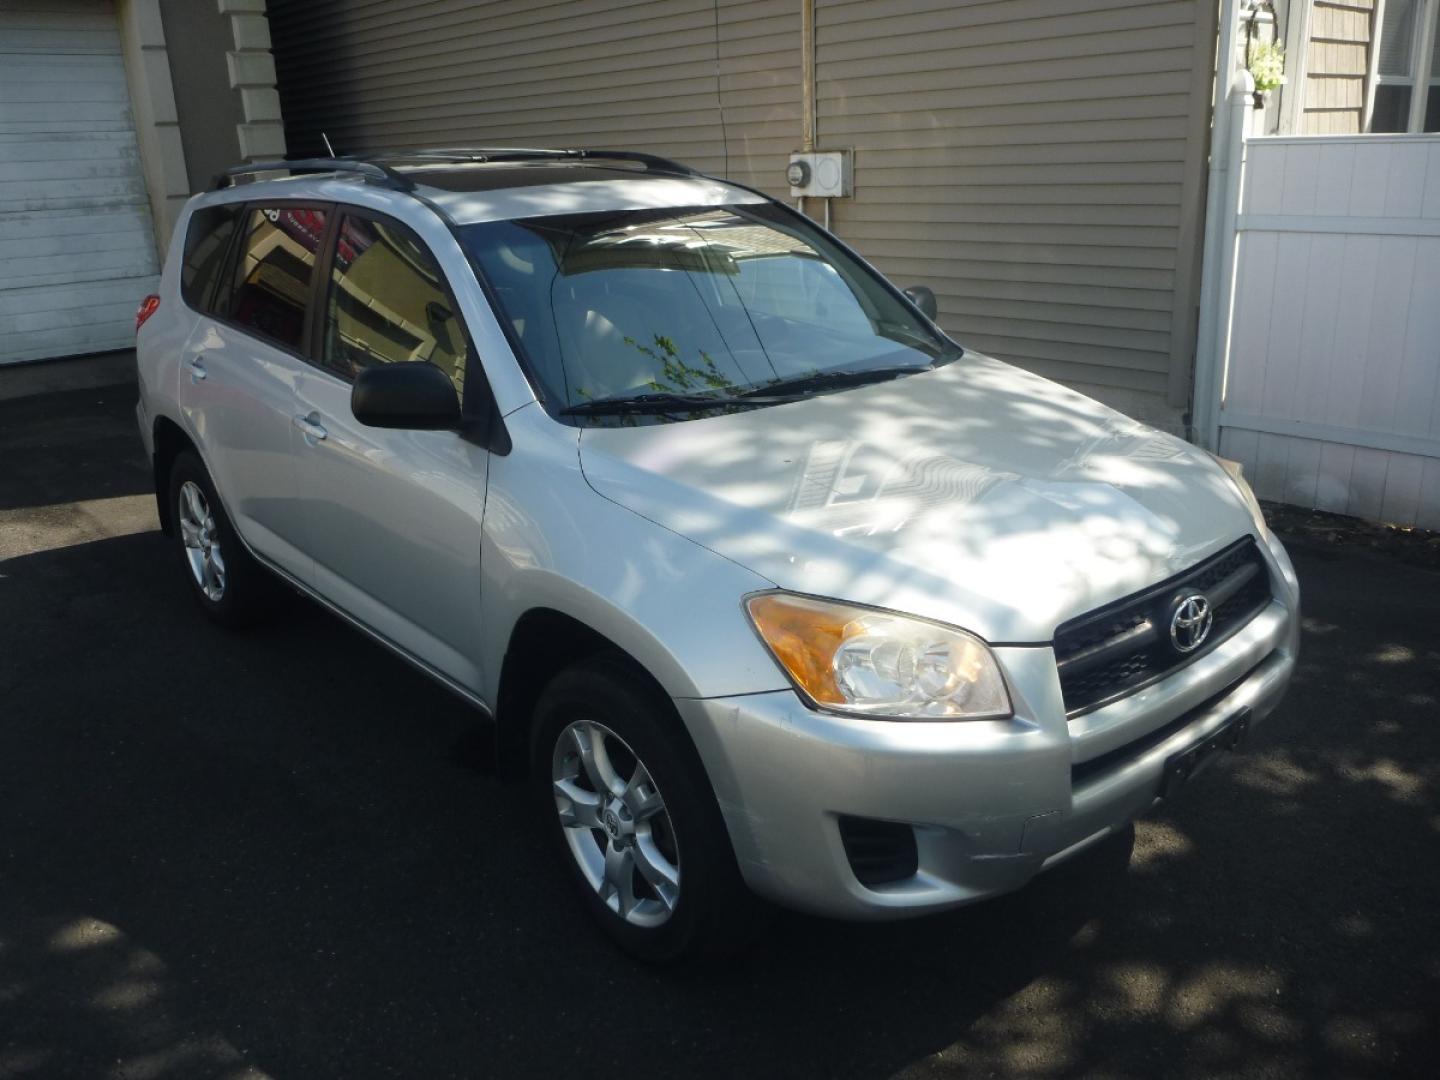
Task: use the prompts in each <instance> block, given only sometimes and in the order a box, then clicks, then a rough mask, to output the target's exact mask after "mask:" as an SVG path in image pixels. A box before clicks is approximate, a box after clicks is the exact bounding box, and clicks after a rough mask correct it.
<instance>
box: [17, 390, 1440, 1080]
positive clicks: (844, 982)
mask: <svg viewBox="0 0 1440 1080" xmlns="http://www.w3.org/2000/svg"><path fill="white" fill-rule="evenodd" d="M56 370H59V371H60V374H59V375H55V374H54V373H53V372H51V373H50V374H48V375H47V376H46V377H45V379H39V380H37V377H36V376H35V375H34V373H33V372H32V373H31V374H29V375H24V373H21V372H3V371H0V1077H21V1076H24V1077H29V1076H45V1077H51V1076H56V1077H64V1076H77V1077H82V1076H83V1077H105V1076H116V1077H134V1078H148V1077H187V1078H188V1077H204V1076H225V1077H262V1076H269V1077H275V1078H291V1077H328V1076H335V1077H364V1076H392V1075H393V1076H415V1077H441V1076H479V1075H522V1074H537V1075H547V1076H559V1075H586V1076H619V1075H624V1074H630V1073H633V1074H637V1075H645V1076H651V1077H668V1076H687V1077H690V1076H694V1077H704V1076H734V1075H741V1074H744V1075H760V1076H771V1075H774V1076H785V1077H808V1076H815V1077H843V1076H856V1077H884V1076H891V1075H895V1074H900V1075H903V1076H907V1077H938V1076H951V1075H954V1076H961V1075H966V1076H968V1075H983V1076H990V1075H1035V1076H1051V1075H1096V1074H1101V1075H1107V1076H1135V1077H1146V1076H1156V1075H1162V1074H1163V1075H1166V1076H1215V1075H1266V1076H1302V1075H1303V1076H1314V1075H1322V1074H1338V1075H1356V1076H1360V1075H1381V1074H1384V1075H1397V1074H1413V1075H1434V1069H1435V1067H1436V1062H1437V1061H1440V1035H1437V1032H1440V1005H1437V1003H1440V618H1437V613H1440V573H1436V572H1435V571H1433V570H1429V569H1424V568H1420V567H1415V566H1407V565H1404V564H1402V563H1398V562H1396V561H1394V560H1390V559H1386V558H1384V557H1383V556H1377V555H1375V554H1374V553H1370V552H1365V551H1361V550H1358V549H1349V548H1346V547H1345V546H1344V545H1329V546H1326V547H1324V548H1321V547H1319V546H1312V545H1309V544H1307V543H1306V542H1304V541H1298V542H1297V543H1296V545H1295V546H1294V547H1292V553H1293V554H1294V556H1295V562H1296V564H1297V566H1298V568H1299V571H1300V576H1301V580H1302V583H1303V586H1304V589H1305V607H1306V618H1305V644H1304V653H1303V658H1302V664H1301V668H1300V671H1299V674H1298V676H1297V678H1296V681H1295V684H1294V688H1293V689H1292V691H1291V694H1290V696H1289V698H1288V699H1287V701H1286V703H1285V705H1284V706H1283V707H1282V709H1281V710H1280V711H1279V712H1278V713H1277V714H1276V715H1275V716H1274V717H1273V718H1272V719H1271V720H1270V721H1269V722H1268V723H1267V724H1265V725H1264V726H1262V727H1261V728H1260V729H1259V730H1258V731H1257V732H1256V733H1255V736H1254V738H1253V741H1252V742H1251V744H1250V746H1249V748H1248V751H1247V752H1246V753H1245V754H1244V755H1242V756H1238V757H1234V758H1232V759H1227V760H1226V761H1224V762H1223V763H1222V764H1221V765H1219V766H1217V767H1216V768H1215V769H1212V770H1211V771H1209V772H1208V773H1207V774H1206V775H1205V776H1204V777H1203V778H1202V779H1200V780H1197V781H1196V783H1195V785H1194V786H1193V787H1192V788H1191V789H1190V790H1188V791H1187V792H1186V793H1185V797H1184V798H1183V799H1182V800H1181V801H1179V802H1178V803H1176V804H1175V805H1173V806H1171V807H1168V808H1166V809H1165V810H1164V811H1163V812H1159V813H1157V814H1155V815H1154V816H1152V817H1150V818H1147V819H1146V820H1145V821H1143V822H1142V823H1141V824H1140V825H1139V826H1138V829H1137V832H1136V837H1135V842H1134V851H1133V853H1132V852H1131V851H1130V850H1129V845H1128V844H1127V843H1125V842H1123V841H1116V842H1110V843H1107V844H1106V845H1105V846H1103V847H1102V848H1100V849H1098V850H1096V851H1093V852H1092V853H1090V854H1089V855H1087V856H1086V857H1084V858H1082V859H1080V860H1079V861H1077V862H1075V863H1073V864H1071V865H1068V866H1066V867H1063V868H1061V869H1060V870H1057V871H1056V872H1054V873H1053V874H1050V875H1047V876H1046V877H1044V878H1041V879H1040V880H1038V881H1037V882H1035V883H1034V884H1033V885H1032V886H1030V887H1029V888H1028V889H1026V890H1024V891H1023V892H1021V893H1019V894H1016V895H1014V896H1010V897H1006V898H1004V899H1001V900H998V901H994V902H991V903H988V904H984V905H981V906H979V907H976V908H972V909H969V910H966V911H961V912H956V913H952V914H950V915H946V916H943V917H938V918H932V919H928V920H924V921H921V922H915V923H908V924H900V925H890V926H864V927H853V926H847V925H841V924H834V923H826V922H822V921H818V920H812V919H805V918H800V917H791V916H782V917H781V918H779V919H778V921H777V923H776V925H775V927H774V929H773V930H772V932H771V933H770V934H769V935H768V936H767V937H766V939H765V940H764V942H763V943H762V945H761V947H760V948H759V949H758V950H757V951H756V952H755V953H754V954H753V955H752V956H750V957H748V958H747V959H746V960H745V961H744V962H743V963H741V964H739V965H737V966H736V967H735V968H733V969H731V970H724V971H719V972H704V973H675V974H664V973H657V972H654V971H651V970H648V969H645V968H642V967H638V966H636V965H635V964H633V963H632V962H630V961H629V960H627V959H625V958H624V957H623V956H621V955H619V954H618V953H616V952H615V951H613V950H612V949H611V948H610V947H609V946H608V945H607V944H606V943H605V941H604V940H602V938H601V937H600V936H599V935H598V934H597V933H595V932H594V931H593V930H592V929H591V927H590V926H589V925H588V924H587V923H586V922H585V921H584V919H583V918H582V917H581V915H582V913H581V911H580V908H579V907H578V905H577V904H576V903H575V901H574V900H573V899H572V897H571V896H570V895H569V894H568V892H567V891H566V889H567V888H568V883H567V882H565V881H564V880H563V879H562V877H561V876H560V872H559V870H558V869H557V868H556V867H554V866H553V865H552V864H551V862H550V861H549V857H548V854H547V853H546V852H545V851H543V850H542V849H541V848H540V845H539V844H538V842H537V835H536V830H535V829H534V827H533V825H532V823H531V816H530V813H529V812H528V811H529V807H528V805H527V803H526V801H525V798H524V793H523V791H522V790H520V789H518V788H517V787H515V786H514V785H512V784H507V783H504V782H502V781H500V780H498V779H497V778H495V777H494V776H493V775H491V774H490V772H489V771H488V770H487V768H486V760H485V759H486V754H485V750H484V747H485V741H484V739H483V738H482V737H481V736H480V733H479V731H478V729H477V727H476V725H475V723H474V720H473V717H472V715H471V714H470V713H469V712H468V711H467V709H466V708H465V707H464V706H463V705H462V704H460V703H459V702H458V701H456V700H455V699H453V698H452V697H450V696H449V695H448V694H446V693H445V692H444V691H442V690H440V689H438V688H436V687H434V686H433V685H431V684H430V683H428V682H427V681H426V680H425V679H423V678H422V677H421V676H419V675H417V674H416V673H414V672H413V671H411V670H410V669H409V668H408V667H406V666H405V665H403V664H402V663H400V662H399V661H398V660H396V659H394V658H392V657H391V656H390V655H388V654H387V653H385V652H384V651H382V650H381V649H379V648H377V647H376V646H374V645H373V644H371V643H370V642H368V641H367V640H365V639H363V638H362V637H360V636H359V635H358V634H356V633H354V632H353V631H351V630H349V629H348V628H346V627H345V626H344V625H342V624H341V623H340V622H339V621H337V620H336V619H334V618H332V617H329V616H328V615H326V614H324V613H323V612H321V611H320V610H318V609H317V608H315V607H314V606H312V605H310V604H308V603H305V602H303V601H300V600H298V599H297V600H296V601H295V602H294V603H293V604H291V605H289V607H288V608H287V609H286V610H285V611H284V613H283V616H282V618H281V620H280V621H279V623H278V624H277V625H275V626H274V627H273V628H271V629H268V630H266V631H264V632H258V633H251V634H247V635H241V636H236V635H231V634H227V633H225V632H223V631H221V630H219V629H217V628H215V627H213V626H211V625H209V624H208V623H207V622H206V621H205V620H204V619H203V618H202V617H201V616H200V614H199V612H198V611H197V610H196V609H195V607H194V604H193V602H192V601H191V599H190V597H189V596H188V595H187V594H186V591H185V587H184V583H183V582H182V581H181V579H180V577H179V576H178V575H177V573H176V568H175V566H174V565H173V564H172V557H173V556H172V553H171V552H170V551H169V550H168V549H167V547H166V542H165V541H164V540H163V539H162V538H161V536H160V535H159V533H158V532H156V531H155V521H154V514H153V504H152V503H151V502H150V501H149V476H148V471H147V467H146V463H145V461H144V460H143V456H142V451H141V448H140V443H139V440H138V438H137V436H136V434H135V431H134V419H133V414H132V412H131V410H132V408H133V403H134V398H135V394H134V388H133V386H129V385H125V384H123V383H122V384H120V385H89V386H81V388H79V389H75V388H73V387H74V386H76V385H79V384H81V383H85V382H89V383H96V382H99V383H101V384H103V383H105V382H106V381H107V379H109V378H110V377H112V376H111V375H110V373H112V372H115V373H119V374H120V375H123V372H124V367H123V365H122V366H119V367H105V368H104V370H103V371H102V374H101V375H100V376H99V377H90V376H87V377H85V378H83V379H70V380H67V379H66V378H64V377H63V376H64V374H65V371H67V370H68V371H73V372H81V371H82V369H81V368H80V367H78V366H77V367H74V368H70V369H64V370H61V369H56ZM114 377H119V376H118V375H117V376H114ZM26 378H28V379H29V380H30V383H29V384H28V385H30V386H31V387H32V388H33V389H34V390H35V391H36V392H35V393H24V390H25V387H26V385H27V384H25V383H24V382H23V379H26ZM47 380H48V381H47ZM7 387H8V388H9V389H8V393H7ZM67 387H72V388H67ZM17 394H19V395H20V396H16V395H17Z"/></svg>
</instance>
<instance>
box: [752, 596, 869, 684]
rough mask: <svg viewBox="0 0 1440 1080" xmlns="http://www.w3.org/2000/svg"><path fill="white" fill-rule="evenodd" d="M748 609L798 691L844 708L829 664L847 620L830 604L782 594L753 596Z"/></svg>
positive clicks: (842, 637) (842, 636)
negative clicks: (798, 687)
mask: <svg viewBox="0 0 1440 1080" xmlns="http://www.w3.org/2000/svg"><path fill="white" fill-rule="evenodd" d="M747 606H748V607H749V609H750V617H751V618H752V619H754V620H755V626H756V628H757V629H758V630H759V631H760V636H761V637H762V638H764V639H765V643H766V644H767V645H769V646H770V650H771V651H772V652H773V653H774V654H775V658H776V659H777V660H779V661H780V663H781V665H782V666H784V668H785V670H786V671H788V672H790V676H791V678H793V679H794V680H795V681H796V682H797V683H799V684H800V688H801V689H802V690H804V691H805V693H807V694H809V695H810V697H811V698H813V699H814V700H815V701H818V702H820V703H821V704H824V705H843V704H844V703H845V695H844V694H842V693H841V692H840V688H839V686H838V685H836V682H835V671H834V667H833V665H832V663H831V661H832V659H833V658H834V656H835V653H836V651H837V650H838V649H839V648H840V645H841V643H842V642H843V641H844V640H845V627H846V624H847V623H848V622H849V621H850V620H849V619H848V618H845V617H842V616H840V615H839V613H837V612H836V611H835V609H834V608H833V607H831V606H830V605H824V604H819V603H816V602H815V601H813V600H806V599H805V598H804V597H800V596H785V595H783V594H781V593H765V594H763V595H761V596H756V597H752V598H751V600H750V602H749V604H748V605H747Z"/></svg>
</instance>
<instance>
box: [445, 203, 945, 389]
mask: <svg viewBox="0 0 1440 1080" xmlns="http://www.w3.org/2000/svg"><path fill="white" fill-rule="evenodd" d="M460 238H461V243H462V244H463V245H464V247H465V249H466V250H467V251H468V252H469V254H470V256H471V258H473V259H474V260H475V262H476V263H477V264H478V266H479V267H480V269H481V270H482V271H483V273H484V274H485V277H486V278H487V280H488V281H489V283H490V285H491V286H492V287H493V289H494V290H495V295H496V298H497V299H498V300H499V308H500V313H501V315H502V317H503V318H504V320H505V321H507V322H508V323H509V326H510V330H511V331H512V333H513V335H514V337H515V339H516V342H517V344H518V345H519V347H520V351H521V354H522V355H523V356H524V357H525V359H526V362H527V363H528V365H529V367H530V370H531V371H532V372H533V373H534V375H535V377H536V378H537V380H538V381H539V382H540V384H541V385H542V387H543V388H544V390H545V396H546V399H547V401H555V402H558V403H559V404H560V405H561V406H562V407H565V406H575V405H579V404H582V403H584V402H589V401H594V400H596V399H602V398H612V397H634V396H636V395H639V394H645V393H656V392H660V393H667V392H668V393H688V394H696V393H703V394H710V395H726V394H734V393H740V392H744V391H747V390H754V389H756V388H758V387H762V386H764V385H766V384H767V383H773V382H776V381H777V380H781V379H786V378H793V377H798V376H803V375H809V374H814V373H817V372H819V371H841V370H845V371H852V372H859V371H872V370H881V369H885V368H891V367H914V366H917V365H928V364H931V363H934V362H945V361H948V360H950V359H953V358H954V356H955V355H958V352H957V351H956V350H955V348H954V347H953V346H951V345H950V344H949V343H948V342H946V341H944V340H942V339H941V338H939V337H937V336H936V335H935V334H934V332H933V331H931V330H930V329H929V328H928V327H926V326H925V325H924V324H923V323H921V322H920V321H918V319H917V318H916V316H915V315H914V314H913V312H912V311H911V310H910V309H909V308H908V307H907V306H906V305H905V304H903V303H902V302H901V301H900V300H899V299H897V297H896V296H895V295H894V293H893V292H891V290H890V289H888V288H887V287H886V286H885V285H884V284H883V283H882V282H880V281H879V280H877V279H876V278H875V276H874V275H873V274H872V273H871V272H870V271H869V270H868V269H867V268H865V267H864V266H862V265H860V264H858V263H856V262H855V260H854V259H852V258H851V257H850V256H848V255H847V254H846V253H845V252H844V251H842V250H841V249H839V248H837V247H835V246H834V245H833V244H832V243H831V242H830V241H829V240H828V239H827V238H826V237H825V235H824V234H823V233H821V232H819V231H818V230H816V229H812V228H811V227H810V226H809V225H808V224H806V223H805V221H804V220H803V219H801V218H798V217H796V216H795V215H793V214H790V213H788V212H787V211H785V210H783V209H781V208H779V207H774V206H770V205H767V204H747V205H737V206H726V207H707V208H696V209H684V208H677V209H663V210H630V211H621V212H616V211H613V210H612V211H604V212H599V213H582V214H556V215H553V216H546V217H535V218H526V219H521V220H516V221H493V222H483V223H479V224H474V225H466V226H463V227H462V228H461V229H460Z"/></svg>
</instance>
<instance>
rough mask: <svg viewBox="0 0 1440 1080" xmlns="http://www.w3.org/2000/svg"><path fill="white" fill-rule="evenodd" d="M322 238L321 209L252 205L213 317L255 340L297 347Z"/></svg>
mask: <svg viewBox="0 0 1440 1080" xmlns="http://www.w3.org/2000/svg"><path fill="white" fill-rule="evenodd" d="M324 235H325V211H323V210H312V209H310V208H308V207H294V206H281V207H252V208H251V209H250V210H249V211H248V213H247V214H246V217H245V223H244V232H243V234H242V235H241V238H240V252H239V258H238V259H237V260H236V263H235V273H234V277H233V279H232V282H231V285H230V288H229V290H228V294H227V295H226V296H225V297H224V298H223V301H222V302H221V303H220V305H219V306H220V308H221V310H220V311H219V312H218V314H220V315H222V316H224V317H225V318H227V319H229V320H230V321H231V322H233V323H236V324H238V325H240V326H243V327H245V328H246V329H248V330H251V331H253V332H254V333H256V334H257V335H259V336H260V337H265V338H269V339H270V340H271V341H274V342H277V343H278V344H281V345H285V346H288V347H289V348H292V349H299V348H300V347H301V345H302V343H303V341H304V338H305V318H306V310H307V304H308V303H309V300H310V279H311V276H312V275H313V274H314V272H315V256H316V253H317V252H318V251H319V250H320V241H321V239H322V238H323V237H324Z"/></svg>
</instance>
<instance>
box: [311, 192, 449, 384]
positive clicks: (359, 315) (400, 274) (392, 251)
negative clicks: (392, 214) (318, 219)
mask: <svg viewBox="0 0 1440 1080" xmlns="http://www.w3.org/2000/svg"><path fill="white" fill-rule="evenodd" d="M466 352H467V347H466V344H465V332H464V329H463V327H462V326H461V323H460V316H459V314H458V313H457V312H456V311H455V304H454V301H453V300H452V299H451V298H450V294H449V293H448V292H447V291H446V289H445V278H444V275H443V274H442V273H441V271H440V267H439V265H438V264H437V263H436V262H435V259H434V257H433V256H432V255H431V254H430V252H429V251H428V250H426V248H425V245H424V244H423V243H421V241H420V238H419V237H417V236H416V235H415V234H414V233H412V232H411V231H410V230H409V229H407V228H405V226H403V225H400V224H399V223H397V222H394V221H381V220H379V219H376V218H369V217H359V216H356V215H351V214H347V215H345V217H343V218H342V219H341V221H340V229H339V231H338V232H337V233H336V244H335V262H334V267H333V269H332V271H331V274H330V295H329V298H328V299H327V301H326V305H325V329H324V333H323V335H322V346H321V351H320V362H321V363H322V364H323V365H324V366H325V367H326V368H328V369H329V370H331V371H333V372H335V373H336V374H337V375H340V376H341V377H343V378H346V379H353V378H354V377H355V376H356V375H358V374H359V373H360V372H362V371H364V370H365V369H366V368H368V367H373V366H374V365H376V364H394V363H406V362H411V361H417V360H423V361H428V362H429V363H432V364H434V365H435V366H437V367H438V368H440V370H442V371H443V372H445V374H446V375H448V376H450V378H451V380H452V381H453V382H454V383H455V389H456V391H457V392H460V391H462V390H463V389H464V381H465V358H466Z"/></svg>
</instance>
